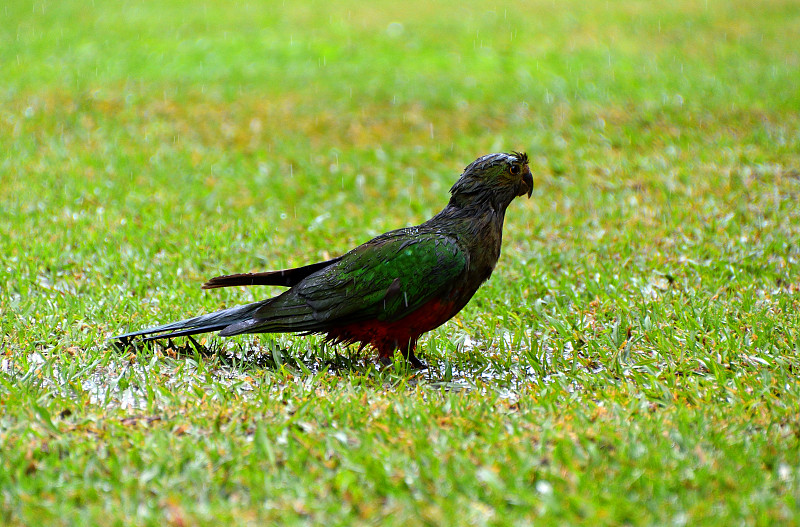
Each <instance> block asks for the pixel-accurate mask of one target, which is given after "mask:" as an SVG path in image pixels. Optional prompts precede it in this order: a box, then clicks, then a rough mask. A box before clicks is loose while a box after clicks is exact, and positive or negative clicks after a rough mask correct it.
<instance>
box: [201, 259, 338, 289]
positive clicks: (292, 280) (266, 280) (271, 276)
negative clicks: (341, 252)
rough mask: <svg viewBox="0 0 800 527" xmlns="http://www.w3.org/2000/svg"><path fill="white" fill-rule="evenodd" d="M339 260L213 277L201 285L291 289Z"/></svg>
mask: <svg viewBox="0 0 800 527" xmlns="http://www.w3.org/2000/svg"><path fill="white" fill-rule="evenodd" d="M341 259H342V257H341V256H340V257H338V258H333V259H331V260H326V261H324V262H318V263H313V264H310V265H304V266H303V267H295V268H294V269H283V270H281V271H266V272H263V273H240V274H228V275H223V276H215V277H214V278H212V279H210V280H209V281H208V282H206V283H205V284H203V289H217V288H219V287H231V286H236V285H280V286H284V287H292V286H293V285H296V284H297V283H299V282H300V281H301V280H302V279H303V278H305V277H307V276H308V275H310V274H313V273H315V272H317V271H319V270H320V269H324V268H326V267H328V266H329V265H331V264H334V263H336V262H338V261H339V260H341Z"/></svg>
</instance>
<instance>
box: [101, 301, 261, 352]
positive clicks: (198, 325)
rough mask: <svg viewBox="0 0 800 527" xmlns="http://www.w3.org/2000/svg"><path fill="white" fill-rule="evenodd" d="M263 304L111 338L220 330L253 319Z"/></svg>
mask: <svg viewBox="0 0 800 527" xmlns="http://www.w3.org/2000/svg"><path fill="white" fill-rule="evenodd" d="M263 305H264V302H263V301H262V302H254V303H252V304H246V305H243V306H236V307H232V308H230V309H223V310H221V311H216V312H214V313H209V314H207V315H200V316H199V317H194V318H187V319H186V320H179V321H178V322H172V323H170V324H164V325H163V326H154V327H152V328H147V329H142V330H139V331H134V332H132V333H125V334H124V335H117V336H116V337H111V339H110V340H119V341H121V342H123V343H124V342H129V341H130V340H131V339H133V338H134V337H139V336H145V338H144V339H143V340H144V341H148V340H156V339H166V338H172V337H183V336H186V335H196V334H198V333H208V332H211V331H219V330H222V329H225V328H226V327H228V326H230V325H232V324H237V323H240V322H243V321H245V320H249V319H251V318H252V316H253V314H254V313H255V312H256V311H257V310H258V308H259V307H261V306H263Z"/></svg>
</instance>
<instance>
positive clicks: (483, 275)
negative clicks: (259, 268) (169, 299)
mask: <svg viewBox="0 0 800 527" xmlns="http://www.w3.org/2000/svg"><path fill="white" fill-rule="evenodd" d="M532 191H533V176H532V175H531V171H530V167H529V165H528V156H527V154H525V153H520V152H515V151H514V152H510V153H493V154H488V155H484V156H481V157H479V158H478V159H476V160H475V161H473V162H472V163H470V164H469V165H468V166H467V167H466V168H465V169H464V171H463V173H462V174H461V176H460V177H459V178H458V179H457V180H456V182H455V184H454V185H453V186H452V188H451V189H450V200H449V202H448V203H447V206H445V207H444V209H442V210H441V212H439V213H438V214H436V215H435V216H434V217H433V218H431V219H429V220H428V221H426V222H424V223H421V224H419V225H417V226H414V227H405V228H401V229H397V230H392V231H389V232H387V233H384V234H381V235H379V236H377V237H375V238H373V239H371V240H369V241H368V242H366V243H364V244H362V245H359V246H358V247H356V248H355V249H352V250H351V251H349V252H347V253H345V254H343V255H341V256H337V257H335V258H332V259H329V260H325V261H322V262H318V263H312V264H309V265H304V266H302V267H296V268H292V269H283V270H279V271H266V272H256V273H241V274H230V275H224V276H217V277H215V278H211V279H210V280H208V281H207V282H206V283H205V284H203V285H202V288H203V289H216V288H220V287H232V286H253V285H271V286H283V287H287V288H288V289H286V290H285V291H283V292H282V293H281V294H279V295H277V296H274V297H272V298H268V299H266V300H261V301H259V302H253V303H249V304H245V305H240V306H236V307H231V308H228V309H222V310H220V311H216V312H213V313H209V314H205V315H200V316H196V317H193V318H188V319H186V320H181V321H178V322H172V323H169V324H164V325H160V326H154V327H149V328H146V329H142V330H139V331H134V332H131V333H125V334H123V335H117V336H115V337H111V339H113V340H116V341H118V342H120V343H124V344H130V343H132V342H134V341H135V340H136V339H139V340H141V341H151V340H156V339H167V338H173V337H180V336H190V335H195V334H199V333H207V332H214V331H217V332H219V333H218V334H219V335H220V336H223V337H230V336H233V335H242V334H248V333H300V334H302V335H308V334H321V335H323V336H324V340H325V341H326V342H330V343H332V344H333V345H336V344H345V345H347V344H356V343H358V344H360V348H359V349H363V348H364V347H366V346H367V345H369V346H370V347H372V348H373V349H374V350H375V351H376V352H377V355H378V359H379V360H380V361H381V362H383V363H384V364H388V363H389V362H391V360H392V358H393V356H394V353H395V352H397V351H399V352H400V353H401V354H402V356H403V357H404V358H405V359H406V360H407V361H408V363H409V364H410V365H411V366H412V367H413V368H420V369H421V368H425V367H426V366H425V364H424V363H423V362H422V361H420V360H419V359H418V358H417V357H416V355H415V353H414V352H415V350H416V347H417V341H418V340H419V338H420V336H422V335H423V334H424V333H426V332H428V331H431V330H432V329H435V328H437V327H439V326H441V325H442V324H444V323H445V322H447V321H448V320H450V319H451V318H452V317H453V316H455V315H456V314H457V313H458V312H459V311H461V309H462V308H463V307H464V306H466V305H467V303H468V302H469V301H470V299H471V298H472V296H473V295H474V294H475V292H476V291H477V290H478V288H479V287H480V286H481V285H482V284H483V283H484V282H485V281H486V280H487V279H488V278H489V277H490V276H491V274H492V271H494V268H495V265H496V264H497V261H498V259H499V257H500V248H501V244H502V236H503V220H504V218H505V213H506V209H507V207H508V206H509V205H510V204H511V202H512V201H513V200H514V199H515V198H516V197H519V196H523V195H526V194H527V196H528V198H530V197H531V193H532Z"/></svg>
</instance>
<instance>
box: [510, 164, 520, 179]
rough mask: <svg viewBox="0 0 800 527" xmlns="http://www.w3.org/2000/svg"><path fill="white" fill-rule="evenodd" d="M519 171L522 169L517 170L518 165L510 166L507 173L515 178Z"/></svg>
mask: <svg viewBox="0 0 800 527" xmlns="http://www.w3.org/2000/svg"><path fill="white" fill-rule="evenodd" d="M520 170H522V169H521V168H519V165H511V166H510V167H509V169H508V171H509V172H511V173H512V174H514V175H515V176H516V175H517V174H519V171H520Z"/></svg>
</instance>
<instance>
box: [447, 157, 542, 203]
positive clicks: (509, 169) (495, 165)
mask: <svg viewBox="0 0 800 527" xmlns="http://www.w3.org/2000/svg"><path fill="white" fill-rule="evenodd" d="M532 192H533V176H531V169H530V168H529V167H528V155H527V154H524V153H520V152H511V153H510V154H488V155H485V156H482V157H479V158H478V159H476V160H475V161H473V162H472V163H471V164H470V165H469V166H468V167H467V168H465V169H464V173H463V174H461V177H460V178H458V181H456V183H455V185H453V188H451V189H450V194H452V197H451V198H450V203H451V204H453V205H456V206H461V207H464V206H469V205H478V204H480V203H489V204H491V206H492V207H493V208H495V209H496V210H497V209H499V210H501V211H505V209H506V207H508V205H509V204H510V203H511V202H512V201H513V200H514V198H516V197H517V196H522V195H524V194H527V195H528V197H529V198H530V197H531V193H532Z"/></svg>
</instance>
